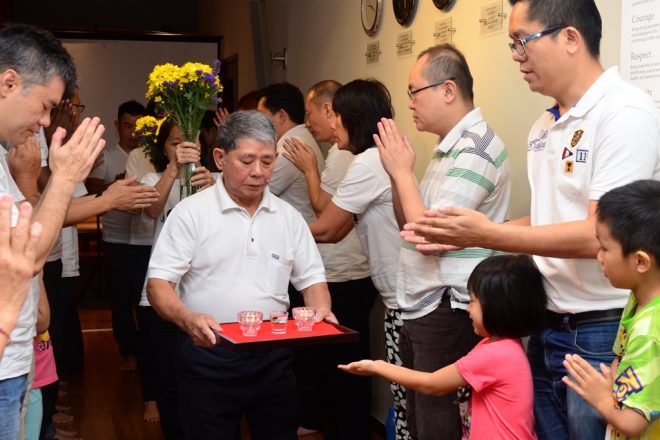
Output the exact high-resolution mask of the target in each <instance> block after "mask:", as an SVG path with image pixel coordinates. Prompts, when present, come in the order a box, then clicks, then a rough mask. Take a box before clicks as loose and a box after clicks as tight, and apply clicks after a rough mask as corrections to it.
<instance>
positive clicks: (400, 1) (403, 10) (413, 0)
mask: <svg viewBox="0 0 660 440" xmlns="http://www.w3.org/2000/svg"><path fill="white" fill-rule="evenodd" d="M392 6H393V7H394V16H395V17H396V21H398V22H399V24H400V25H401V26H408V25H409V24H410V22H411V21H412V18H413V14H414V13H415V7H416V6H417V0H392Z"/></svg>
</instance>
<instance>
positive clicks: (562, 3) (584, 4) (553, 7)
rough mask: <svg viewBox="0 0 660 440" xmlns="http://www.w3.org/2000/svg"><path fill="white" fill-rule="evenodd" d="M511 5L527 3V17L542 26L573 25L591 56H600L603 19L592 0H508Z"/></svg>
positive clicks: (596, 57)
mask: <svg viewBox="0 0 660 440" xmlns="http://www.w3.org/2000/svg"><path fill="white" fill-rule="evenodd" d="M509 3H511V6H513V5H515V4H516V3H527V8H528V9H527V18H528V19H529V20H532V21H538V22H539V23H541V24H542V25H543V26H544V27H546V28H548V27H550V26H562V27H566V26H573V27H574V28H576V29H577V30H578V31H580V34H582V37H583V38H584V41H585V42H586V44H587V50H589V53H590V54H591V56H592V57H594V58H595V59H598V58H599V57H600V40H601V38H602V37H603V20H602V19H601V17H600V12H598V7H597V6H596V3H595V1H594V0H509Z"/></svg>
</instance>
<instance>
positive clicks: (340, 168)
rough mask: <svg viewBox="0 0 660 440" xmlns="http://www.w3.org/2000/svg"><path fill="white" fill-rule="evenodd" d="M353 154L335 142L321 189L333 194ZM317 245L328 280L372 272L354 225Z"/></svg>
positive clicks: (358, 276) (329, 153)
mask: <svg viewBox="0 0 660 440" xmlns="http://www.w3.org/2000/svg"><path fill="white" fill-rule="evenodd" d="M354 158H355V155H353V153H351V152H350V151H346V150H340V149H339V148H338V147H337V145H336V144H335V145H333V146H332V147H331V148H330V150H329V151H328V157H326V159H325V168H324V169H323V173H322V174H321V189H323V191H325V192H327V193H328V194H330V195H331V196H334V195H335V193H336V192H337V187H339V184H340V183H341V181H342V179H343V178H344V176H345V175H346V171H348V167H349V166H350V165H351V163H352V162H353V159H354ZM317 245H318V247H319V252H320V253H321V258H322V259H323V265H324V266H325V277H326V278H327V279H328V282H333V283H339V282H343V281H350V280H359V279H361V278H366V277H368V276H369V260H368V259H367V255H366V254H365V253H364V249H362V244H361V243H360V239H359V238H358V235H357V232H356V231H355V228H352V229H351V231H350V232H349V233H348V235H347V236H346V237H344V239H343V240H341V241H340V242H338V243H318V244H317Z"/></svg>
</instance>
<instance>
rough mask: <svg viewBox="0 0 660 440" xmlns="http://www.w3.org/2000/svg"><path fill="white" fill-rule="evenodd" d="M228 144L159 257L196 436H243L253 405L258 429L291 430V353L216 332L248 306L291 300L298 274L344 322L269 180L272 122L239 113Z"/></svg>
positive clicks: (162, 297)
mask: <svg viewBox="0 0 660 440" xmlns="http://www.w3.org/2000/svg"><path fill="white" fill-rule="evenodd" d="M219 145H220V148H216V149H215V150H214V151H213V157H214V160H215V162H216V164H217V165H218V167H219V168H220V169H222V170H223V174H222V179H220V180H219V181H218V182H217V183H216V184H215V185H214V186H213V187H211V188H208V189H206V190H204V191H202V192H200V193H198V194H195V195H193V196H191V197H189V198H187V199H185V200H183V201H182V202H181V203H179V204H178V205H177V206H176V208H174V210H173V211H172V213H171V214H170V216H169V217H168V219H167V221H166V223H165V226H164V228H163V231H162V232H161V235H160V238H159V240H158V243H157V245H156V247H155V248H154V252H153V255H152V257H151V262H150V263H149V271H148V277H149V282H148V296H149V301H150V303H151V304H152V306H153V307H154V308H155V310H156V311H157V312H158V313H159V314H160V315H161V316H162V317H163V318H165V319H167V320H170V321H172V322H174V323H175V324H176V325H178V326H179V328H180V329H181V330H182V332H181V334H180V337H179V338H178V340H177V341H176V342H175V343H176V344H177V347H176V353H177V356H176V358H177V359H176V362H177V381H178V386H179V392H180V405H179V417H180V419H181V422H182V424H183V431H184V435H185V437H186V438H190V439H198V438H216V439H224V438H227V439H235V438H239V433H240V420H241V417H242V416H243V415H245V416H246V418H247V421H248V424H249V427H250V434H251V437H252V439H254V440H259V439H269V440H272V439H275V440H278V439H291V440H293V439H295V438H296V429H297V417H296V409H297V408H296V407H295V406H294V405H296V404H297V395H296V389H295V378H294V375H293V371H292V369H291V363H292V359H293V356H292V352H291V351H290V350H289V349H283V348H274V349H270V350H262V351H250V352H234V351H231V350H229V349H227V348H224V347H220V346H216V345H215V342H216V336H215V332H217V331H222V329H221V328H220V325H219V324H218V323H223V322H233V321H236V316H237V312H239V311H241V310H258V311H262V312H263V313H264V316H267V315H268V312H270V311H273V310H282V309H286V308H287V307H288V302H289V300H288V294H287V284H288V283H289V281H290V282H291V283H292V284H293V285H294V286H295V288H296V289H297V290H299V291H300V292H302V293H303V295H304V298H305V304H306V305H307V306H310V307H314V308H315V309H316V320H317V321H320V320H322V319H327V320H330V321H336V319H335V317H334V315H333V314H332V312H331V310H330V295H329V293H328V288H327V284H326V281H325V273H324V272H325V271H324V269H323V264H322V262H321V258H320V256H319V253H318V250H317V247H316V245H315V243H314V239H313V238H312V235H311V234H310V232H309V228H308V227H307V224H306V223H305V221H304V219H303V218H302V216H301V215H300V214H299V213H298V212H297V211H296V210H295V209H293V208H292V207H291V206H290V205H288V204H287V203H286V202H283V201H282V200H280V199H278V198H277V197H276V196H274V195H273V194H271V193H270V191H269V190H268V187H267V185H268V182H269V181H270V178H271V174H272V172H273V168H274V164H275V158H276V157H277V154H276V152H275V128H274V127H273V124H272V122H271V121H270V120H269V119H268V118H267V117H266V116H264V115H263V114H260V113H258V112H255V111H250V112H237V113H234V114H232V115H231V116H229V117H228V118H227V119H226V120H225V121H224V122H223V124H222V125H221V126H220V129H219ZM177 284H178V286H179V291H180V295H177V294H176V293H175V290H174V286H176V285H177ZM292 406H293V407H292Z"/></svg>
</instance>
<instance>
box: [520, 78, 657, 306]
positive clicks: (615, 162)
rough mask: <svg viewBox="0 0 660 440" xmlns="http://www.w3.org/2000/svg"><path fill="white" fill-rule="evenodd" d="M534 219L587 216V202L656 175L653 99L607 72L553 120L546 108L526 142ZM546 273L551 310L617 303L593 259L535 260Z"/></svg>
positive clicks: (624, 294) (622, 298)
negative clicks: (617, 188)
mask: <svg viewBox="0 0 660 440" xmlns="http://www.w3.org/2000/svg"><path fill="white" fill-rule="evenodd" d="M527 163H528V177H529V182H530V186H531V189H532V198H531V224H532V225H533V226H537V225H549V224H557V223H562V222H570V221H576V220H584V219H586V218H587V215H588V205H589V201H590V200H598V199H600V197H601V196H602V195H603V194H604V193H605V192H607V191H609V190H610V189H613V188H616V187H619V186H621V185H625V184H626V183H629V182H632V181H634V180H639V179H660V118H659V117H658V112H657V109H656V108H655V105H654V103H653V100H652V99H651V97H649V96H648V95H647V94H646V93H644V92H643V91H642V90H641V89H639V88H637V87H635V86H633V85H632V84H629V83H626V82H625V81H623V80H622V79H621V78H620V76H619V73H618V70H617V68H616V67H613V68H610V69H608V70H607V71H605V72H604V73H603V74H602V75H601V76H600V77H599V78H598V80H597V81H596V82H595V83H594V84H593V85H592V86H591V87H590V88H589V90H587V92H586V93H585V94H584V95H583V96H582V98H580V100H579V101H578V103H577V104H576V105H575V106H574V107H573V108H571V109H570V110H569V111H568V112H566V113H565V114H563V115H562V116H561V117H560V118H559V120H557V121H556V122H555V117H554V116H553V114H552V113H551V112H545V113H544V114H543V115H542V116H541V117H540V118H539V120H538V121H536V123H535V124H534V126H533V127H532V129H531V131H530V134H529V143H528V146H527ZM534 260H535V261H536V264H537V265H538V267H539V269H540V270H541V273H543V275H544V281H545V288H546V292H547V294H548V308H549V309H550V310H552V311H555V312H559V313H579V312H585V311H590V310H607V309H614V308H622V307H624V306H625V305H626V301H627V299H628V291H627V290H622V289H615V288H614V287H612V286H611V285H610V283H609V281H608V280H607V279H606V278H605V276H604V275H603V273H602V271H601V269H600V265H599V263H598V261H596V260H595V259H569V258H549V257H538V256H536V257H534Z"/></svg>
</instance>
